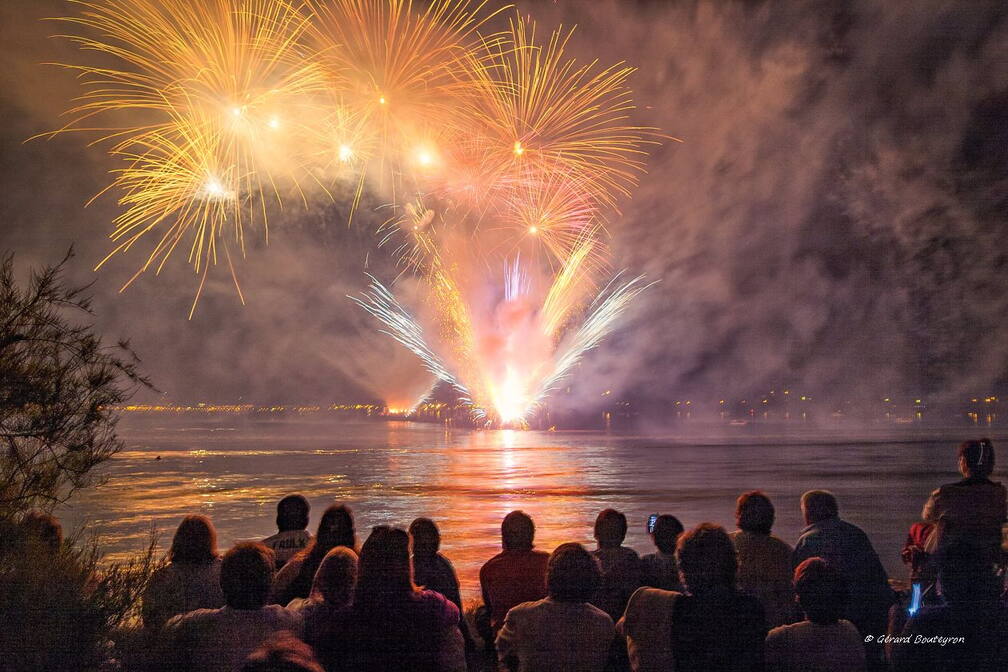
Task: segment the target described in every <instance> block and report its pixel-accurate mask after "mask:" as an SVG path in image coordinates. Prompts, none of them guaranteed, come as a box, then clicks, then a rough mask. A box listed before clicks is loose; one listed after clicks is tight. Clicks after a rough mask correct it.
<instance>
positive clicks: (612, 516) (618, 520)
mask: <svg viewBox="0 0 1008 672" xmlns="http://www.w3.org/2000/svg"><path fill="white" fill-rule="evenodd" d="M626 532H627V520H626V516H624V515H623V514H622V513H620V512H619V511H617V510H616V509H603V510H602V511H600V512H599V514H598V517H597V518H595V539H596V540H597V541H598V543H599V546H619V545H620V544H622V543H623V540H624V539H626Z"/></svg>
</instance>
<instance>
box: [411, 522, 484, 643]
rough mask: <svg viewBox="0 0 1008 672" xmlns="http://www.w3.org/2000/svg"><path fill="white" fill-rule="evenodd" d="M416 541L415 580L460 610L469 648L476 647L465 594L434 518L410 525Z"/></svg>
mask: <svg viewBox="0 0 1008 672" xmlns="http://www.w3.org/2000/svg"><path fill="white" fill-rule="evenodd" d="M409 534H410V539H411V540H412V542H413V581H414V582H416V584H417V585H418V586H422V587H424V588H426V589H427V590H433V591H435V592H438V593H441V594H442V595H444V596H445V597H447V598H448V599H449V600H451V602H452V604H454V605H455V606H456V607H458V609H459V630H460V631H461V632H462V638H463V640H464V641H465V645H466V650H469V649H471V648H472V646H473V644H472V639H471V638H470V636H469V626H468V624H467V623H466V620H465V616H464V615H463V613H462V595H461V594H460V593H459V581H458V576H457V575H456V574H455V567H454V566H452V563H451V561H450V560H448V558H446V557H445V556H444V554H442V553H440V552H439V551H440V549H441V532H440V530H438V527H437V525H435V524H434V521H433V520H431V519H430V518H417V519H416V520H414V521H413V522H412V523H410V526H409Z"/></svg>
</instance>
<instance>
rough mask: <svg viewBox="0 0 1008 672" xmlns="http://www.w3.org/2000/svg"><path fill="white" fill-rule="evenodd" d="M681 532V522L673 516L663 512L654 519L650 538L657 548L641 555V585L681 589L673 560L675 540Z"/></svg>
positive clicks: (677, 571)
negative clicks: (655, 550)
mask: <svg viewBox="0 0 1008 672" xmlns="http://www.w3.org/2000/svg"><path fill="white" fill-rule="evenodd" d="M682 533H683V526H682V523H680V522H679V519H678V518H676V517H675V516H670V515H668V514H664V515H661V516H658V518H657V519H656V520H655V524H654V530H653V531H652V532H651V540H652V541H654V545H655V547H656V548H657V549H658V550H657V552H655V553H648V554H647V555H642V556H641V559H640V560H641V585H642V586H650V587H651V588H661V589H662V590H682V584H680V583H679V566H678V565H677V564H676V561H675V547H676V540H678V539H679V535H680V534H682Z"/></svg>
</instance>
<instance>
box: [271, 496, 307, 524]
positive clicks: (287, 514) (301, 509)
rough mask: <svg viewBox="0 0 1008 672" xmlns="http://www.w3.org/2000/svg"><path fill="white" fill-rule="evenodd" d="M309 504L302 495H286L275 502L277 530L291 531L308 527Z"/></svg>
mask: <svg viewBox="0 0 1008 672" xmlns="http://www.w3.org/2000/svg"><path fill="white" fill-rule="evenodd" d="M310 512H311V505H309V504H308V500H307V499H305V498H304V497H303V496H302V495H287V496H286V497H284V498H283V499H281V500H280V501H279V502H278V503H277V517H276V524H277V530H279V531H280V532H291V531H296V530H303V529H305V528H306V527H308V515H309V513H310Z"/></svg>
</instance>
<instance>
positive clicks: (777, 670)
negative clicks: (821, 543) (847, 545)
mask: <svg viewBox="0 0 1008 672" xmlns="http://www.w3.org/2000/svg"><path fill="white" fill-rule="evenodd" d="M794 592H795V596H796V598H797V601H798V606H799V608H801V610H802V613H803V614H805V620H804V621H801V622H800V623H794V624H792V625H782V626H780V627H777V628H774V629H773V630H771V631H770V633H769V634H768V635H767V638H766V651H765V654H766V669H767V672H864V669H865V651H864V644H863V643H862V639H861V634H860V633H859V632H858V629H857V628H856V627H855V626H854V624H853V623H851V622H850V621H847V620H844V619H843V618H842V617H843V613H844V608H845V606H846V602H847V594H848V591H847V584H846V583H845V582H844V579H843V576H841V575H840V572H839V571H838V570H837V569H836V568H835V567H833V566H831V565H830V564H829V563H828V562H826V561H825V560H823V559H822V558H809V559H808V560H805V561H803V562H802V563H801V564H800V565H798V568H797V569H795V572H794Z"/></svg>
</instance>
